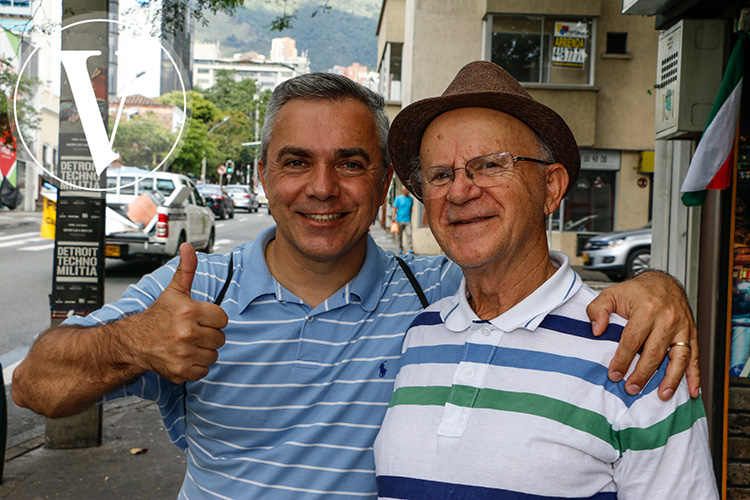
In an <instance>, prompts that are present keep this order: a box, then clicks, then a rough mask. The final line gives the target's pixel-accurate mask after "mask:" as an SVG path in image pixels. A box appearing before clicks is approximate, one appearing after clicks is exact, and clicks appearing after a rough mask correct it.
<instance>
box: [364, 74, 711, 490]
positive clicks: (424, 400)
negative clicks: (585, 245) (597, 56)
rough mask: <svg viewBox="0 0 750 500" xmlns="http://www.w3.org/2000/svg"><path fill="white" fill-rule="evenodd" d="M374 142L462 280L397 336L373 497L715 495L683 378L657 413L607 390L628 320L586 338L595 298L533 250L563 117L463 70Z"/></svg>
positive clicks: (704, 438)
mask: <svg viewBox="0 0 750 500" xmlns="http://www.w3.org/2000/svg"><path fill="white" fill-rule="evenodd" d="M388 145H389V152H390V154H391V160H392V162H393V165H394V168H395V170H396V172H397V173H398V176H399V177H400V178H401V180H402V181H403V182H404V184H405V185H407V186H408V187H409V189H410V190H411V191H412V193H413V194H414V196H415V197H416V198H418V199H421V200H423V202H424V206H425V214H426V216H427V222H428V223H429V226H430V230H431V231H432V233H433V234H434V235H435V239H436V240H437V242H438V243H439V244H440V247H441V248H442V249H443V250H444V251H445V253H446V255H448V256H449V257H450V258H451V259H452V260H453V261H454V262H455V263H456V264H457V265H458V266H460V267H461V270H462V272H463V275H464V279H463V280H462V282H461V284H460V286H459V289H458V291H457V292H456V293H455V294H454V295H453V296H452V297H447V298H444V299H442V300H440V301H438V302H436V303H434V304H432V305H430V306H429V307H427V308H426V309H425V311H423V312H422V313H420V314H419V315H418V316H417V317H416V319H415V320H414V321H413V322H412V324H411V326H410V328H409V330H408V332H407V334H406V338H405V340H404V347H403V354H402V357H401V364H400V368H399V373H398V376H397V377H396V382H395V386H394V393H393V397H392V398H391V402H390V407H389V408H388V411H387V413H386V416H385V419H384V421H383V425H382V428H381V430H380V434H379V435H378V438H377V440H376V442H375V466H376V471H377V483H378V493H379V497H380V498H382V499H383V500H386V499H399V500H432V499H435V498H471V499H479V498H483V499H484V498H487V499H489V498H493V499H508V500H510V499H514V500H530V499H532V498H533V499H537V500H542V499H549V500H562V499H577V500H583V499H588V500H594V499H596V500H615V499H619V500H643V499H646V498H654V499H656V498H658V499H660V500H667V499H680V500H683V499H687V498H690V499H695V500H699V499H700V500H718V498H719V495H718V490H717V486H716V478H715V476H714V472H713V462H712V459H711V454H710V451H709V446H708V426H707V422H706V413H705V410H704V408H703V404H702V402H701V399H700V398H695V399H694V398H691V397H690V394H689V391H688V387H687V381H686V380H683V382H682V383H681V384H680V386H679V387H678V388H677V391H676V392H675V397H673V398H672V399H670V400H669V401H662V400H661V399H660V398H659V397H658V394H657V393H656V385H657V384H656V383H649V384H648V385H647V386H646V387H645V388H644V390H643V392H641V393H640V394H638V395H634V396H633V395H629V394H627V393H626V391H625V390H624V384H623V383H622V382H620V383H613V382H611V381H610V380H609V379H608V378H607V364H608V363H609V360H610V359H611V357H612V355H613V353H614V350H615V348H616V346H617V342H618V340H619V339H620V334H621V332H622V330H623V327H624V325H625V320H623V318H621V317H619V316H613V317H612V320H611V323H610V326H609V327H608V328H607V333H606V334H605V335H604V336H602V337H595V336H594V335H593V334H592V328H591V324H590V321H589V319H588V318H587V316H586V307H587V306H588V304H589V303H591V301H592V300H593V299H594V297H595V296H596V294H595V293H594V292H593V291H592V290H591V289H590V288H589V287H588V286H586V285H584V284H583V283H582V281H581V278H580V276H578V274H576V273H575V271H573V270H572V269H571V268H570V265H569V261H568V258H567V257H566V256H565V255H563V254H561V253H559V252H551V251H550V250H549V248H548V246H547V238H546V230H545V224H544V217H545V215H549V214H551V213H553V212H554V211H555V210H557V209H558V207H559V206H560V202H561V201H562V199H563V197H564V196H565V194H566V193H567V191H568V190H569V188H570V186H574V185H575V182H576V178H577V177H578V173H579V170H580V158H579V154H578V146H577V144H576V142H575V138H574V137H573V133H572V132H571V131H570V129H569V128H568V126H567V124H566V123H565V122H564V121H563V119H562V118H561V117H560V116H559V115H558V114H557V113H555V112H554V111H552V110H551V109H550V108H547V107H546V106H544V105H543V104H541V103H539V102H538V101H536V100H534V99H533V98H532V97H531V96H530V95H529V94H528V92H526V90H525V89H524V88H523V87H522V86H521V85H520V84H519V83H518V82H517V81H516V80H515V79H514V78H513V77H512V76H511V75H510V74H509V73H507V72H506V71H505V70H503V69H502V68H500V67H499V66H497V65H496V64H494V63H491V62H488V61H477V62H473V63H470V64H468V65H466V66H465V67H464V68H463V69H461V71H459V72H458V75H457V76H456V77H455V79H454V80H453V82H452V83H451V84H450V85H449V86H448V88H447V90H446V91H445V92H444V93H443V95H441V96H439V97H433V98H428V99H423V100H421V101H417V102H415V103H413V104H411V105H409V106H408V107H407V108H405V109H404V110H403V111H402V112H401V113H400V114H399V115H398V116H397V117H396V119H395V120H394V122H393V126H392V129H391V134H390V137H389V140H388ZM672 350H673V352H672V354H673V355H674V354H676V353H678V352H680V351H682V354H683V355H687V353H688V352H689V350H690V346H689V345H683V343H679V345H674V346H673V349H672ZM665 362H666V360H665ZM656 378H657V379H658V378H659V377H656Z"/></svg>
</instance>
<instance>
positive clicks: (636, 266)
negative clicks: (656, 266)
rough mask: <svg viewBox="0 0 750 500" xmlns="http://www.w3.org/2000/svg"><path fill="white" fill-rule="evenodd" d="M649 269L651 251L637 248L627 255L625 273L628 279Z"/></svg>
mask: <svg viewBox="0 0 750 500" xmlns="http://www.w3.org/2000/svg"><path fill="white" fill-rule="evenodd" d="M649 269H651V250H650V249H648V248H639V249H638V250H633V251H632V252H631V253H630V255H628V260H627V263H626V264H625V272H626V273H627V276H628V278H632V277H633V276H635V275H636V274H639V273H642V272H643V271H647V270H649Z"/></svg>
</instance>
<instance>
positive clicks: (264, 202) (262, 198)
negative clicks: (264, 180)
mask: <svg viewBox="0 0 750 500" xmlns="http://www.w3.org/2000/svg"><path fill="white" fill-rule="evenodd" d="M255 195H256V196H257V197H258V204H259V205H260V206H261V207H268V215H271V207H270V205H269V204H268V198H266V192H265V191H264V190H263V184H261V183H258V185H257V186H255Z"/></svg>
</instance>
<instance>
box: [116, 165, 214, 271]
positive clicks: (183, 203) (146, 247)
mask: <svg viewBox="0 0 750 500" xmlns="http://www.w3.org/2000/svg"><path fill="white" fill-rule="evenodd" d="M105 234H106V236H105V256H106V257H109V258H115V259H123V260H131V259H135V258H140V257H153V258H158V259H160V260H161V261H163V262H166V261H168V260H169V259H171V258H172V257H174V256H175V255H178V254H179V247H180V244H181V243H182V242H183V241H187V242H189V243H191V244H192V245H193V247H195V249H196V250H202V251H204V252H207V253H211V252H212V251H213V246H214V241H215V240H216V228H215V226H214V214H213V212H212V211H211V209H210V208H208V207H207V206H205V204H204V202H203V198H201V196H200V194H198V191H197V189H196V188H195V185H194V184H193V182H192V181H191V180H190V179H189V178H188V177H187V176H184V175H181V174H175V173H171V172H149V171H148V170H143V169H139V168H131V167H122V168H118V169H112V168H110V169H108V170H107V208H106V217H105Z"/></svg>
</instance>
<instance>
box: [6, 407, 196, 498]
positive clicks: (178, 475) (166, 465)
mask: <svg viewBox="0 0 750 500" xmlns="http://www.w3.org/2000/svg"><path fill="white" fill-rule="evenodd" d="M43 440H44V437H43V436H39V437H38V438H35V439H33V440H32V441H30V442H28V443H24V444H23V445H19V446H16V447H14V448H10V449H8V451H7V453H6V462H5V472H4V474H3V484H0V498H3V499H6V498H7V499H9V500H10V499H13V500H16V499H17V500H36V499H46V498H74V499H77V500H110V499H118V500H119V499H139V500H174V499H175V498H177V494H178V492H179V491H180V485H181V484H182V479H183V477H184V474H185V467H186V459H185V455H184V454H183V453H182V452H181V451H180V450H179V449H178V448H177V447H175V446H174V445H172V444H171V443H170V442H169V439H168V438H167V434H166V432H165V431H164V427H163V425H162V421H161V417H160V415H159V410H158V408H157V406H156V405H155V404H154V403H152V402H146V401H142V400H140V399H136V398H128V399H124V400H120V401H118V402H114V403H112V404H109V403H108V404H107V405H105V410H104V418H103V424H102V445H101V446H99V447H96V448H83V449H78V450H48V449H46V448H44V447H43V446H42V444H43ZM133 448H145V449H147V450H148V451H146V452H145V453H141V454H138V455H133V454H131V453H130V450H132V449H133Z"/></svg>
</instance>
